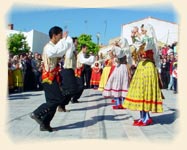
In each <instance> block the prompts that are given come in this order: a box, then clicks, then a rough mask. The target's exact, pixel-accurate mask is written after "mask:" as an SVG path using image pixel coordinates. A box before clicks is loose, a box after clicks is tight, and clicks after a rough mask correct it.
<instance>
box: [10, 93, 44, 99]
mask: <svg viewBox="0 0 187 150" xmlns="http://www.w3.org/2000/svg"><path fill="white" fill-rule="evenodd" d="M39 95H43V94H16V95H9V96H8V100H23V99H30V97H31V96H39Z"/></svg>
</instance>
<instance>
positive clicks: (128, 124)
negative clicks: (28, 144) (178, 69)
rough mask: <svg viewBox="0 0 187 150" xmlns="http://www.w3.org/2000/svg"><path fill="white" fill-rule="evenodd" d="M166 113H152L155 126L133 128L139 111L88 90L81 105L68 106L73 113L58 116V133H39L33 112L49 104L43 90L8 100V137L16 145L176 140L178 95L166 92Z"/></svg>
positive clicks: (54, 120)
mask: <svg viewBox="0 0 187 150" xmlns="http://www.w3.org/2000/svg"><path fill="white" fill-rule="evenodd" d="M163 93H164V96H165V100H164V105H163V106H164V113H150V115H151V116H152V118H153V121H154V124H153V125H150V126H145V127H136V126H132V123H133V120H134V119H137V118H139V112H136V111H133V112H132V111H130V110H127V109H126V110H113V109H112V103H111V99H106V98H104V97H103V96H102V94H101V92H99V91H97V90H93V89H86V90H84V92H83V95H82V96H81V98H80V99H79V101H80V103H76V104H72V103H71V102H70V103H69V105H68V106H67V109H69V110H70V112H58V111H57V113H56V114H55V116H54V118H53V120H52V122H51V126H52V127H55V128H56V129H58V130H57V131H54V132H47V131H42V132H41V131H39V125H38V124H37V123H36V122H35V121H34V120H33V119H31V118H30V117H29V113H30V112H32V111H33V110H34V109H35V108H36V107H38V106H39V105H40V104H41V103H43V102H44V101H45V97H44V92H43V91H35V92H23V93H16V94H11V95H9V97H8V99H9V100H7V103H8V110H7V111H8V112H7V120H6V124H7V131H6V132H7V134H8V135H9V137H10V139H11V140H12V141H14V142H23V141H34V140H37V141H38V140H41V141H43V140H44V141H46V140H55V139H58V140H59V139H63V140H80V139H112V140H130V141H134V140H138V141H141V140H142V141H168V140H169V141H172V140H174V139H175V137H176V136H177V134H178V122H179V121H178V120H179V119H178V118H179V113H178V109H177V94H173V92H172V91H168V90H163Z"/></svg>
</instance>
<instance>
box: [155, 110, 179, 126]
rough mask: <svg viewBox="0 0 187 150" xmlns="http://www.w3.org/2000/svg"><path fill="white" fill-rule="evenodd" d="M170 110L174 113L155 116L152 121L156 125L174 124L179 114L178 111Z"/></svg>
mask: <svg viewBox="0 0 187 150" xmlns="http://www.w3.org/2000/svg"><path fill="white" fill-rule="evenodd" d="M169 110H170V111H172V113H169V114H163V115H162V114H161V115H159V116H153V117H152V119H153V121H154V124H161V125H163V124H172V123H173V122H174V121H175V120H176V119H177V118H178V117H179V113H178V110H176V109H169Z"/></svg>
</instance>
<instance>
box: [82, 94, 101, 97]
mask: <svg viewBox="0 0 187 150" xmlns="http://www.w3.org/2000/svg"><path fill="white" fill-rule="evenodd" d="M94 96H102V93H101V94H91V95H86V96H83V97H94Z"/></svg>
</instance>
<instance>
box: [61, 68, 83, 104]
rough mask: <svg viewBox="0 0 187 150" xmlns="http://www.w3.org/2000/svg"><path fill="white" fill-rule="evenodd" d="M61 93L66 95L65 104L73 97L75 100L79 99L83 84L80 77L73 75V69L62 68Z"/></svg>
mask: <svg viewBox="0 0 187 150" xmlns="http://www.w3.org/2000/svg"><path fill="white" fill-rule="evenodd" d="M61 78H62V93H63V95H66V105H67V104H68V103H69V101H70V100H71V99H72V98H73V99H75V100H77V99H79V98H80V96H81V94H82V92H83V90H84V84H83V81H82V80H81V78H77V77H75V73H74V70H73V69H62V71H61Z"/></svg>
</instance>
